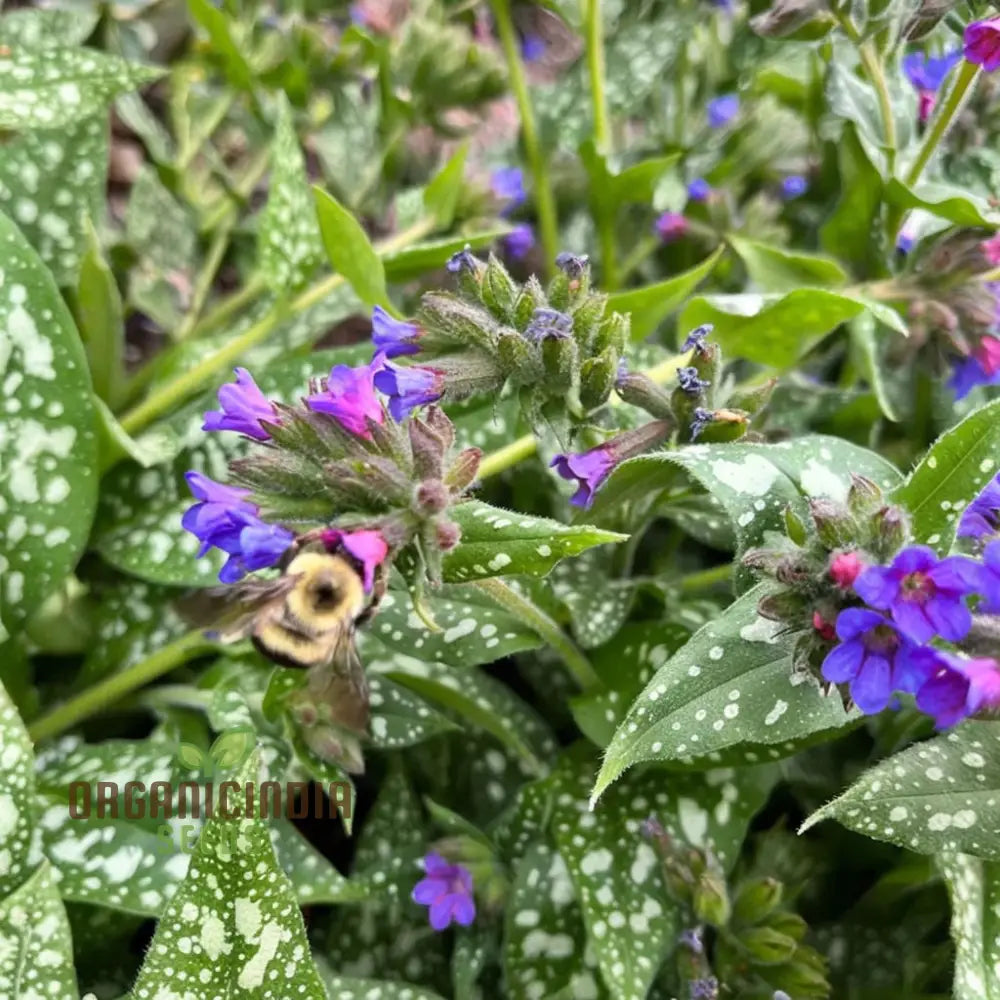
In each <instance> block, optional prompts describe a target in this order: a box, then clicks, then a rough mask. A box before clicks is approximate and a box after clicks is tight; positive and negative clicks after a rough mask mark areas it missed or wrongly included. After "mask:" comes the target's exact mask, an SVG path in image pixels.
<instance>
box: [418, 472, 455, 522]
mask: <svg viewBox="0 0 1000 1000" xmlns="http://www.w3.org/2000/svg"><path fill="white" fill-rule="evenodd" d="M413 499H414V501H415V503H416V505H417V506H418V507H419V508H420V509H421V511H422V512H423V513H425V514H439V513H440V512H441V511H443V510H444V509H445V508H446V507H447V506H448V502H449V499H450V497H449V496H448V490H447V489H446V488H445V485H444V483H442V482H440V481H439V480H435V479H425V480H424V481H423V482H422V483H420V484H419V485H418V486H417V488H416V491H415V492H414V496H413Z"/></svg>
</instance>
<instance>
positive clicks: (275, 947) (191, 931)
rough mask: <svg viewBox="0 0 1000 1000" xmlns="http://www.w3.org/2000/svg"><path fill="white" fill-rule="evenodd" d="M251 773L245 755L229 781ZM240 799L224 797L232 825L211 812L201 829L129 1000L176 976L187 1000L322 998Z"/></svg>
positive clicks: (258, 823) (285, 885)
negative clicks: (244, 758)
mask: <svg viewBox="0 0 1000 1000" xmlns="http://www.w3.org/2000/svg"><path fill="white" fill-rule="evenodd" d="M258 769H259V760H258V757H257V754H256V753H253V754H251V755H250V757H249V759H248V760H247V762H246V763H245V764H244V766H243V767H241V768H240V770H239V772H238V773H237V774H236V775H235V777H234V780H235V781H236V782H237V783H239V784H240V785H243V784H245V783H246V782H248V781H257V780H258ZM233 799H235V803H234V802H233ZM242 799H243V796H242V795H241V794H235V795H233V796H232V798H231V799H230V810H231V812H232V813H236V816H235V817H234V818H231V819H225V818H223V817H222V816H221V815H219V814H218V813H217V814H216V816H215V817H214V818H212V819H211V820H209V821H208V822H207V823H206V824H205V827H204V830H203V831H202V834H201V836H200V837H199V839H198V844H197V847H196V848H195V851H194V854H193V856H192V858H191V864H190V867H189V869H188V872H187V875H186V876H185V879H184V881H183V883H182V884H181V886H180V887H179V888H178V890H177V892H176V894H175V895H174V897H173V899H172V900H171V902H170V903H169V905H168V906H167V909H166V912H165V913H164V914H163V916H162V917H161V918H160V921H159V923H158V924H157V927H156V933H155V935H154V936H153V941H152V943H151V944H150V946H149V951H148V952H147V954H146V961H145V962H144V963H143V966H142V969H141V970H140V971H139V978H138V980H137V981H136V984H135V986H134V988H133V991H132V996H133V998H134V1000H153V998H154V997H157V996H162V995H163V994H164V993H166V992H169V991H170V990H172V988H173V985H174V984H176V983H177V982H178V976H179V974H180V973H181V972H183V973H184V974H185V979H184V983H185V990H186V991H187V992H188V993H189V995H190V997H191V1000H215V998H216V997H220V996H241V995H242V996H255V997H259V998H260V1000H267V998H271V1000H285V998H288V997H293V996H294V997H296V998H302V1000H327V994H326V991H325V989H324V987H323V984H322V982H321V981H320V978H319V974H318V973H317V971H316V967H315V965H314V964H313V960H312V957H311V955H310V952H309V942H308V939H307V938H306V931H305V925H304V924H303V921H302V914H301V913H300V912H299V907H298V904H297V903H296V900H295V895H294V892H293V889H292V885H291V883H290V882H289V881H288V878H287V877H286V876H285V874H284V873H283V872H282V871H281V869H280V868H279V866H278V863H277V860H276V858H275V855H274V848H273V847H272V845H271V839H270V837H269V836H268V831H267V824H266V823H265V822H264V821H263V820H261V819H259V818H249V817H247V816H245V815H244V814H243V811H244V808H245V807H244V804H243V801H242Z"/></svg>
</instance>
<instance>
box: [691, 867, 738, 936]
mask: <svg viewBox="0 0 1000 1000" xmlns="http://www.w3.org/2000/svg"><path fill="white" fill-rule="evenodd" d="M694 913H695V916H696V917H697V918H698V919H699V920H700V921H702V922H703V923H706V924H712V926H713V927H725V926H726V924H727V923H729V914H730V904H729V893H728V892H727V890H726V882H725V879H724V877H723V875H722V873H721V872H715V871H711V870H706V871H704V872H702V874H701V877H700V878H699V879H698V884H697V885H696V886H695V890H694Z"/></svg>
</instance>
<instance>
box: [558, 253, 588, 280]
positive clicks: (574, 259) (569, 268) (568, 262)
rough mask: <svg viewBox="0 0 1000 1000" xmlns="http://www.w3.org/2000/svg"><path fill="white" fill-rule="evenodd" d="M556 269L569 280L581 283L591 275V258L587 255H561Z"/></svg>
mask: <svg viewBox="0 0 1000 1000" xmlns="http://www.w3.org/2000/svg"><path fill="white" fill-rule="evenodd" d="M556 267H558V268H559V270H560V271H562V272H563V274H565V275H566V277H567V278H569V280H570V281H579V280H580V279H581V278H583V277H585V276H586V275H588V274H589V273H590V258H589V257H588V256H587V255H586V254H579V255H577V254H572V253H566V252H565V251H564V252H563V253H560V254H558V255H557V256H556Z"/></svg>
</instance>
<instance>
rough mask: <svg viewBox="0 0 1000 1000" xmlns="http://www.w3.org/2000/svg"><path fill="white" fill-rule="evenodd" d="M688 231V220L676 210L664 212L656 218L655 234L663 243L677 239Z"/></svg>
mask: <svg viewBox="0 0 1000 1000" xmlns="http://www.w3.org/2000/svg"><path fill="white" fill-rule="evenodd" d="M687 231H688V220H687V219H685V218H684V216H683V215H679V214H678V213H677V212H664V213H663V214H662V215H661V216H660V217H659V218H658V219H657V220H656V234H657V236H659V237H660V239H661V240H663V242H664V243H673V242H674V240H679V239H681V237H683V236H684V235H685V234H686V233H687Z"/></svg>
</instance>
